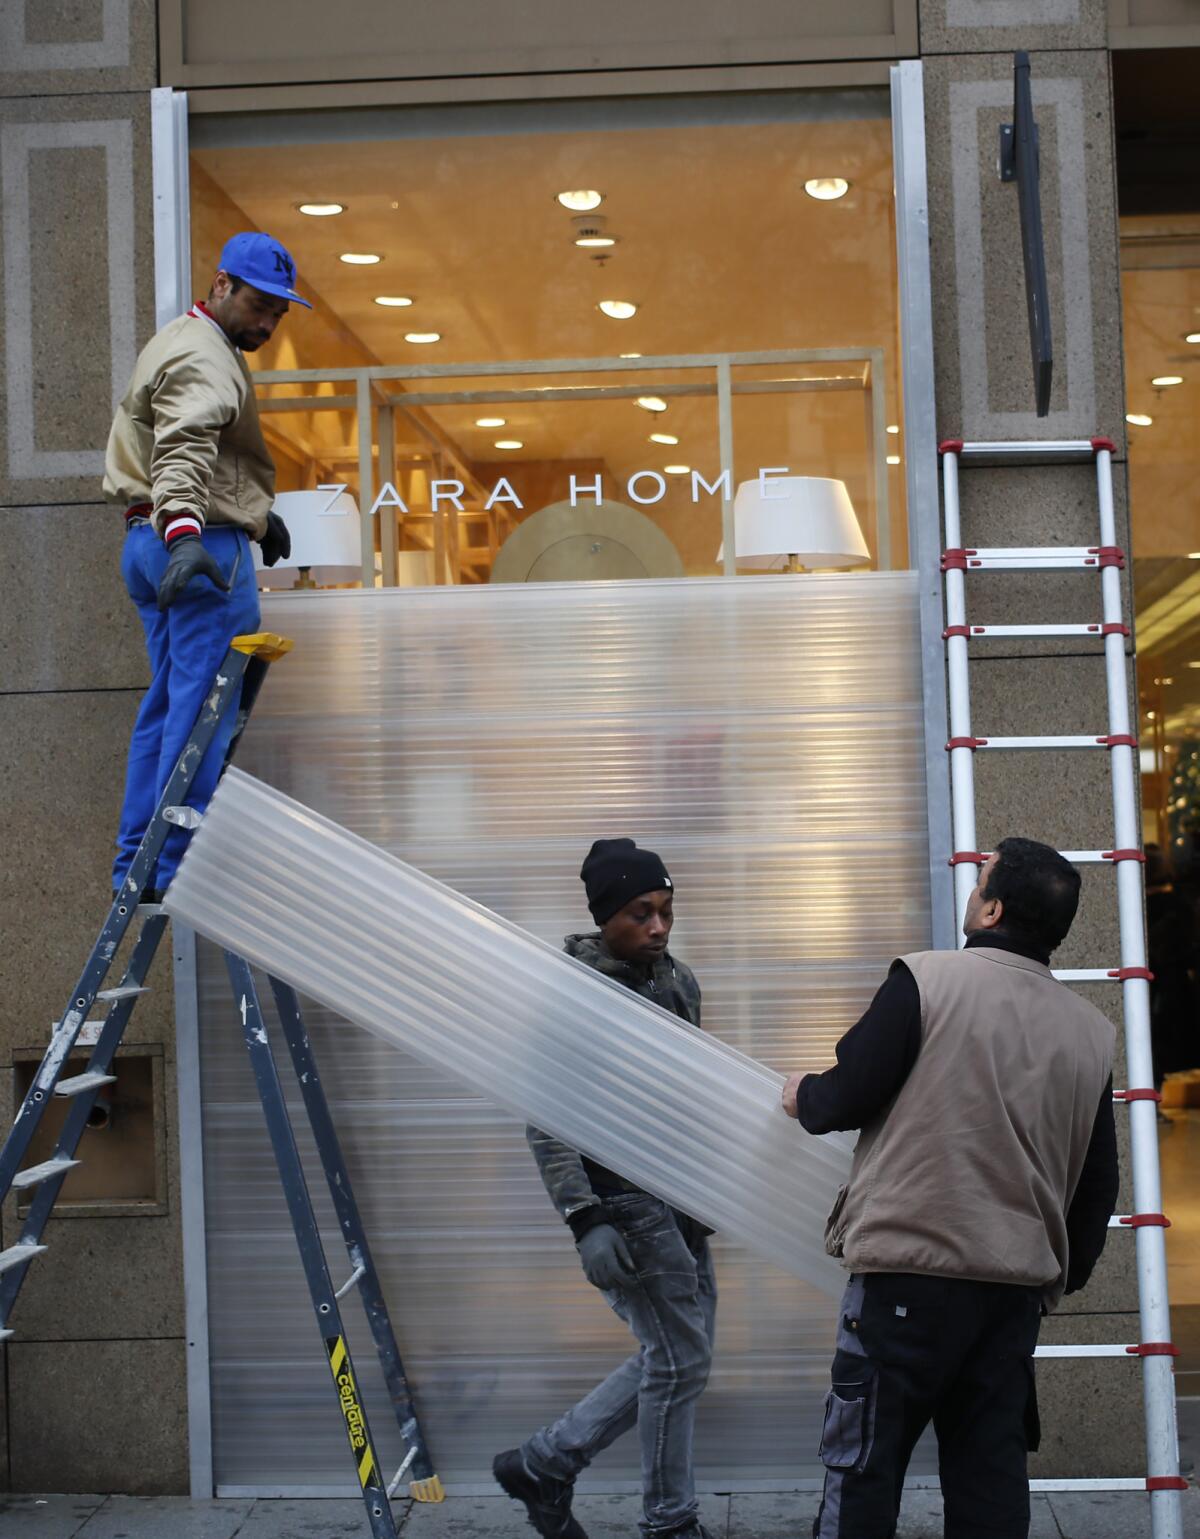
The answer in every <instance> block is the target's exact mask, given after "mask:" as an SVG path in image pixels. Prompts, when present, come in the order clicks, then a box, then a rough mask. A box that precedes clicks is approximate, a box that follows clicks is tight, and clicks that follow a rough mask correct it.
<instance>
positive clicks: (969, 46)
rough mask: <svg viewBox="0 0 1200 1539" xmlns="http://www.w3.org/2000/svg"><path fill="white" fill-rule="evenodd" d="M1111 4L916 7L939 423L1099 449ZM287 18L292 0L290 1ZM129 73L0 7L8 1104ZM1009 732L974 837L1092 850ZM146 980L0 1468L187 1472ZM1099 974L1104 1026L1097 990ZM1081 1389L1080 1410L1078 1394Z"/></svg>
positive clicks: (71, 880)
mask: <svg viewBox="0 0 1200 1539" xmlns="http://www.w3.org/2000/svg"><path fill="white" fill-rule="evenodd" d="M300 10H301V13H302V11H303V6H302V7H301V8H300ZM1106 11H1107V7H1106V4H1105V0H1000V3H995V0H988V3H985V0H921V4H920V5H919V21H920V37H921V48H922V51H923V53H924V56H925V82H926V130H927V137H928V168H929V179H930V215H931V218H930V227H931V230H932V231H933V232H934V233H933V245H932V252H931V258H932V274H933V294H934V318H935V363H936V380H937V401H938V428H939V434H940V436H942V437H956V438H957V437H966V438H1023V437H1051V438H1065V437H1089V436H1091V435H1092V434H1093V433H1095V432H1101V433H1104V434H1107V435H1109V436H1112V437H1113V438H1115V439H1116V440H1117V441H1118V443H1119V444H1120V445H1122V446H1123V427H1124V406H1123V399H1124V397H1123V389H1122V377H1121V368H1120V359H1121V335H1120V282H1119V270H1118V260H1117V226H1116V207H1115V190H1114V189H1115V178H1114V166H1113V132H1112V110H1111V100H1110V91H1109V61H1108V55H1107V52H1106V47H1107V33H1106ZM299 24H300V18H299V17H297V16H295V15H293V17H292V21H291V25H292V26H296V25H299ZM1016 46H1021V47H1025V48H1028V49H1030V50H1031V52H1032V55H1033V74H1034V101H1035V105H1036V107H1037V110H1038V115H1039V122H1040V125H1041V135H1042V138H1041V159H1042V197H1043V208H1044V215H1045V224H1046V234H1047V253H1048V263H1049V277H1050V287H1051V297H1052V304H1053V306H1054V313H1055V315H1056V317H1057V318H1060V320H1059V331H1058V336H1057V338H1056V342H1057V358H1056V371H1057V372H1056V382H1055V390H1054V395H1053V398H1052V402H1051V415H1050V417H1049V418H1048V419H1046V420H1045V421H1042V422H1039V421H1037V419H1036V418H1034V416H1033V414H1032V403H1031V387H1030V381H1029V376H1030V365H1029V358H1028V350H1027V342H1026V329H1025V311H1024V298H1023V291H1022V281H1021V276H1020V271H1019V263H1020V256H1019V244H1018V242H1017V240H1016V238H1015V227H1016V212H1015V196H1016V195H1015V192H1014V191H1013V189H1012V188H1011V187H1003V186H1001V185H1000V184H999V182H998V181H997V179H996V175H995V167H994V162H995V155H996V143H997V132H998V125H999V124H1000V123H1001V122H1002V121H1007V120H1008V119H1009V118H1010V117H1011V99H1012V87H1011V68H1012V66H1011V52H1012V49H1013V48H1014V47H1016ZM712 62H713V63H721V62H722V61H720V60H714V61H712ZM157 83H158V54H157V28H156V15H155V6H154V4H153V3H152V0H77V3H67V0H55V3H46V4H41V3H39V4H36V5H35V4H33V3H28V0H27V3H22V0H3V3H2V4H0V187H2V204H0V227H2V228H0V235H2V245H0V252H2V261H3V284H2V286H0V347H2V351H3V360H4V362H3V369H4V397H3V399H4V403H5V410H4V422H5V426H4V431H3V436H2V437H0V566H2V569H3V571H4V573H5V577H6V580H7V589H8V600H9V601H8V603H6V604H5V606H4V608H3V613H2V615H0V659H3V663H4V667H3V670H2V673H0V745H2V747H0V755H2V762H3V768H4V774H3V778H2V781H0V835H3V836H4V837H3V844H4V849H5V852H6V859H5V861H4V865H3V869H2V871H0V906H2V911H3V914H4V916H5V921H6V936H5V945H4V948H3V955H2V958H0V1104H9V1101H10V1099H11V1096H12V1087H13V1083H14V1074H15V1070H14V1062H15V1060H16V1059H17V1058H19V1057H27V1056H28V1054H29V1052H30V1051H33V1050H36V1049H39V1048H40V1047H42V1046H43V1045H44V1042H45V1038H46V1034H47V1030H48V1027H49V1023H50V1021H51V1018H52V1017H53V1016H55V1015H56V1014H57V1012H58V1011H59V1010H60V1009H61V1004H62V1001H63V999H64V998H65V997H66V995H67V992H68V990H69V988H70V986H71V983H72V981H73V979H74V977H75V975H76V970H77V968H78V966H79V963H80V960H81V958H82V957H83V956H84V955H85V953H86V948H87V946H88V945H89V944H90V943H91V940H92V938H93V935H94V931H95V928H96V925H97V922H98V919H99V917H100V914H101V912H102V909H103V901H104V897H105V894H106V892H107V886H108V870H109V862H110V858H111V836H112V830H113V828H114V826H115V821H116V812H117V807H118V802H119V796H120V787H121V778H122V768H123V760H124V751H125V745H126V741H127V737H128V732H129V727H130V724H131V720H132V717H133V714H134V711H135V709H136V705H137V700H138V695H139V691H140V690H141V688H142V687H143V686H144V683H145V665H144V659H143V655H142V649H141V640H140V636H139V635H138V634H137V627H136V623H135V621H134V619H133V617H132V614H131V612H130V609H129V606H128V603H127V601H126V599H125V595H124V592H123V589H122V586H121V582H120V577H119V572H118V559H119V548H120V540H121V530H120V527H119V521H118V520H117V519H116V518H115V517H114V516H113V515H112V513H111V511H109V510H106V509H105V508H104V507H103V506H102V505H99V504H98V488H99V478H100V473H101V467H102V451H103V444H104V439H105V435H106V433H107V428H108V423H109V419H110V415H111V410H112V406H113V401H114V397H115V395H116V394H117V393H118V392H119V391H120V390H121V389H122V388H123V386H124V383H125V381H126V378H127V376H128V373H129V370H130V367H131V365H132V362H133V358H134V356H135V354H136V352H137V350H138V348H139V347H140V346H141V345H142V344H143V343H144V342H145V340H146V339H147V338H148V337H149V335H150V334H151V332H152V331H153V329H154V262H153V257H154V253H153V240H152V228H151V162H150V140H149V116H150V107H149V95H148V93H149V91H150V89H151V88H152V87H153V86H155V85H156V84H157ZM613 88H614V89H615V87H613ZM1124 468H1125V467H1124V462H1123V447H1122V448H1121V449H1119V451H1118V456H1117V464H1116V465H1115V470H1116V472H1117V481H1118V512H1119V517H1120V518H1121V519H1122V520H1124V518H1125V511H1124V510H1125V496H1124ZM1093 490H1094V478H1093V472H1092V470H1091V469H1090V467H1078V468H1075V467H1065V468H1061V469H1057V470H1054V471H1051V472H1039V471H1031V470H1014V469H1005V470H985V469H973V470H966V471H964V473H963V487H962V503H963V536H964V539H965V541H966V542H967V543H979V544H989V545H991V544H1004V543H1026V542H1028V543H1041V542H1044V541H1045V540H1046V539H1047V538H1050V537H1053V538H1055V539H1060V540H1062V541H1063V542H1064V543H1088V542H1090V541H1092V540H1093V539H1094V537H1095V522H1094V520H1095V501H1094V496H1093ZM1092 582H1094V580H1093V579H1085V578H1083V577H1075V576H1063V577H1062V578H1061V579H1057V580H1051V581H1049V582H1047V583H1046V584H1045V586H1041V585H1040V584H1038V583H1036V582H1034V581H1033V580H1031V579H1029V578H1025V577H1021V576H1011V577H1007V578H999V579H997V580H996V581H995V582H994V584H993V585H992V586H990V587H989V588H987V589H986V590H982V591H980V597H979V605H978V608H977V609H976V610H974V611H973V612H972V618H974V619H977V620H979V621H980V622H984V621H990V622H992V623H1004V622H1006V621H1009V622H1016V621H1018V620H1031V619H1036V618H1037V617H1038V616H1039V615H1041V616H1042V617H1044V618H1047V619H1049V618H1056V617H1057V615H1058V613H1059V612H1060V609H1066V608H1071V609H1072V610H1073V609H1074V607H1075V601H1076V595H1077V594H1078V595H1080V600H1079V601H1080V602H1082V601H1084V599H1083V595H1084V594H1085V591H1086V588H1087V585H1088V584H1089V583H1092ZM977 591H979V590H977ZM1064 653H1065V654H1067V655H1066V656H1063V655H1061V654H1064ZM973 678H974V683H975V690H974V701H973V710H974V727H975V730H976V731H977V732H979V733H983V734H986V733H987V732H988V731H989V730H990V731H991V732H993V733H1005V732H1021V731H1038V730H1044V727H1043V725H1042V724H1041V723H1039V721H1038V718H1037V703H1038V702H1039V701H1043V700H1046V699H1048V698H1053V699H1054V700H1055V701H1056V702H1057V703H1058V705H1059V707H1060V714H1059V716H1058V717H1057V718H1056V722H1055V725H1054V727H1053V728H1052V729H1051V730H1055V731H1059V732H1085V731H1086V732H1092V731H1100V730H1103V728H1102V726H1101V723H1102V722H1103V721H1104V720H1105V710H1106V707H1105V689H1104V671H1103V660H1102V654H1101V652H1100V649H1099V647H1098V646H1096V645H1093V644H1090V643H1085V644H1083V645H1079V646H1075V645H1073V644H1068V643H1066V642H1057V643H1054V642H1046V643H1042V642H1027V641H1026V642H1019V643H1014V644H1011V645H1008V646H1006V647H1004V648H999V647H998V648H997V649H996V650H995V651H993V652H990V653H988V654H987V656H986V657H985V658H984V659H983V660H982V661H980V662H979V663H978V665H977V666H976V667H975V670H974V675H973ZM1063 712H1065V716H1064V715H1063V714H1061V713H1063ZM1031 757H1032V756H1030V755H1014V756H1012V757H1011V758H1010V759H1007V760H1004V761H1001V762H997V761H994V760H992V761H988V760H987V759H986V756H981V759H980V763H979V765H978V772H979V773H978V781H979V793H980V794H979V837H980V841H981V845H982V847H983V848H990V847H991V845H992V844H993V843H994V841H995V840H996V839H997V838H999V837H1001V836H1002V835H1003V834H1004V833H1006V832H1010V831H1014V830H1018V829H1019V830H1020V831H1021V832H1023V833H1026V834H1029V835H1032V836H1035V837H1041V838H1045V839H1047V840H1050V841H1052V842H1055V843H1057V844H1059V845H1060V846H1063V847H1098V846H1099V847H1103V846H1105V845H1107V844H1109V842H1110V840H1111V816H1110V805H1109V790H1108V777H1107V764H1106V763H1105V762H1104V760H1103V757H1102V756H1101V755H1095V756H1092V757H1087V758H1086V759H1084V758H1083V757H1082V756H1081V757H1074V758H1071V759H1070V760H1068V761H1066V762H1062V763H1057V762H1056V763H1054V764H1052V765H1050V766H1049V767H1047V762H1046V761H1045V760H1039V761H1038V763H1037V764H1036V765H1035V764H1032V763H1028V762H1022V761H1023V760H1029V759H1030V758H1031ZM1111 878H1112V873H1111V872H1110V871H1107V870H1104V871H1100V872H1089V873H1088V876H1087V885H1086V888H1085V906H1084V911H1083V914H1082V915H1081V919H1080V923H1079V925H1078V927H1077V930H1076V933H1075V935H1074V936H1073V937H1072V939H1071V942H1070V953H1071V954H1070V955H1069V956H1068V955H1066V954H1064V955H1063V957H1062V958H1061V961H1062V963H1063V965H1098V964H1099V963H1100V962H1101V961H1104V960H1107V959H1109V958H1111V957H1112V956H1113V955H1114V954H1115V949H1116V912H1115V896H1114V894H1115V887H1114V885H1113V883H1112V880H1111ZM155 985H156V987H155V992H154V993H153V994H152V995H151V996H150V997H149V998H148V999H147V1000H146V1001H145V1002H143V1005H142V1006H141V1007H140V1008H139V1010H138V1012H137V1013H136V1015H135V1017H134V1021H135V1026H134V1030H133V1032H132V1033H131V1034H130V1037H129V1041H130V1042H131V1043H133V1044H152V1045H154V1046H155V1047H156V1048H157V1049H159V1050H161V1052H162V1053H163V1055H164V1059H163V1064H164V1075H165V1086H166V1094H165V1103H164V1104H165V1107H166V1117H167V1123H168V1127H167V1132H168V1137H167V1140H166V1145H167V1160H166V1175H165V1178H164V1179H165V1190H164V1191H163V1192H162V1193H161V1194H160V1196H161V1198H162V1202H161V1203H160V1204H159V1206H158V1208H156V1209H155V1211H154V1212H153V1213H152V1214H148V1215H146V1216H138V1217H131V1216H120V1215H112V1216H95V1217H78V1216H72V1217H69V1218H62V1219H59V1220H56V1221H55V1222H54V1223H52V1224H51V1226H50V1229H49V1242H50V1245H51V1250H50V1252H49V1254H48V1255H47V1256H46V1257H45V1258H43V1259H42V1260H41V1261H40V1262H39V1263H38V1264H37V1272H36V1275H35V1276H33V1277H32V1278H31V1279H30V1282H29V1284H28V1286H27V1287H26V1289H25V1291H24V1294H23V1296H22V1299H21V1302H20V1304H19V1306H18V1309H17V1311H16V1313H15V1318H14V1324H15V1325H16V1327H17V1330H18V1335H17V1338H16V1340H14V1342H13V1343H11V1344H10V1345H8V1346H7V1347H5V1348H4V1349H3V1350H4V1352H5V1354H6V1356H7V1371H6V1374H5V1375H4V1377H3V1379H0V1488H3V1487H8V1488H11V1489H13V1490H17V1491H23V1490H37V1489H60V1490H61V1489H69V1490H90V1491H106V1490H115V1491H130V1492H145V1493H149V1492H154V1491H158V1492H171V1491H180V1490H184V1489H186V1485H187V1470H188V1458H187V1426H186V1385H185V1374H184V1347H185V1342H184V1325H183V1281H182V1262H181V1244H180V1232H179V1217H178V1180H177V1169H178V1158H177V1148H176V1146H175V1144H174V1143H173V1141H172V1137H171V1128H172V1125H173V1122H174V1110H173V1109H174V1104H175V1101H174V1056H173V1037H172V1022H171V993H170V974H169V962H168V961H167V959H166V957H165V956H163V957H162V958H160V962H159V965H158V969H157V971H156V976H155ZM1095 996H1096V1000H1097V1003H1099V1004H1100V1006H1101V1007H1102V1008H1104V1009H1108V1010H1115V1011H1116V1013H1117V1015H1118V1017H1119V999H1118V996H1117V994H1116V992H1115V991H1113V990H1102V989H1096V990H1095ZM1123 1135H1124V1128H1123V1126H1122V1136H1123ZM89 1136H101V1135H89ZM1122 1200H1123V1201H1124V1200H1126V1199H1124V1198H1123V1199H1122ZM16 1222H17V1220H16V1212H15V1204H14V1203H13V1202H12V1201H10V1202H9V1203H8V1204H7V1205H6V1206H5V1209H4V1211H3V1213H2V1214H0V1228H2V1236H3V1241H4V1243H5V1244H10V1243H12V1240H13V1237H14V1234H15V1228H16ZM1048 1336H1049V1337H1050V1338H1051V1339H1053V1340H1056V1341H1088V1340H1092V1339H1097V1337H1098V1336H1099V1337H1101V1338H1104V1339H1109V1340H1113V1339H1124V1340H1134V1339H1136V1336H1137V1314H1136V1291H1135V1280H1134V1271H1133V1249H1132V1244H1131V1242H1130V1241H1129V1240H1128V1237H1125V1236H1116V1237H1114V1239H1113V1242H1112V1244H1111V1246H1110V1248H1109V1252H1108V1254H1107V1255H1106V1257H1105V1260H1104V1262H1103V1264H1102V1267H1101V1269H1100V1272H1099V1274H1098V1276H1097V1279H1096V1280H1095V1282H1094V1283H1093V1284H1092V1286H1091V1287H1090V1288H1089V1289H1088V1290H1087V1291H1086V1292H1085V1293H1084V1294H1083V1295H1082V1297H1080V1298H1078V1299H1071V1300H1067V1301H1066V1305H1065V1308H1064V1310H1063V1312H1062V1313H1061V1314H1060V1315H1059V1316H1058V1317H1057V1318H1056V1320H1055V1321H1054V1322H1053V1324H1052V1326H1051V1327H1050V1329H1049V1331H1048ZM1042 1383H1043V1391H1042V1394H1043V1422H1044V1424H1045V1425H1046V1427H1047V1429H1048V1436H1047V1440H1046V1448H1045V1451H1044V1453H1043V1455H1042V1457H1041V1459H1040V1460H1039V1461H1038V1467H1037V1470H1036V1473H1037V1474H1038V1475H1051V1474H1057V1473H1064V1474H1066V1473H1069V1474H1073V1475H1083V1474H1093V1473H1094V1474H1100V1473H1109V1474H1133V1473H1137V1472H1139V1471H1140V1470H1141V1469H1142V1468H1143V1467H1144V1465H1143V1454H1142V1452H1141V1451H1140V1449H1139V1448H1138V1446H1137V1438H1136V1436H1134V1435H1131V1432H1130V1428H1132V1427H1140V1420H1141V1419H1140V1416H1139V1415H1137V1414H1136V1411H1135V1405H1134V1401H1135V1397H1136V1395H1137V1387H1138V1376H1137V1368H1136V1365H1135V1364H1129V1365H1126V1366H1124V1367H1122V1366H1121V1365H1119V1364H1118V1365H1116V1366H1115V1367H1114V1366H1113V1365H1112V1364H1111V1363H1105V1362H1099V1363H1090V1364H1089V1363H1085V1364H1079V1363H1056V1364H1051V1365H1049V1366H1048V1369H1047V1371H1045V1372H1044V1373H1043V1375H1042ZM5 1395H7V1396H8V1403H7V1405H5V1404H4V1396H5ZM1083 1402H1086V1403H1087V1405H1088V1407H1089V1413H1088V1416H1087V1418H1086V1430H1085V1422H1084V1419H1083V1418H1081V1417H1079V1416H1078V1415H1077V1414H1076V1413H1077V1411H1078V1407H1079V1405H1080V1404H1081V1403H1083Z"/></svg>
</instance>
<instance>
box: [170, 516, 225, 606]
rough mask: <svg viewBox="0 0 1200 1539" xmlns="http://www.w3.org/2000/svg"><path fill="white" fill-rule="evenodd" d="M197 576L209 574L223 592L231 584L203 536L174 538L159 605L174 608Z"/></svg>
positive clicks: (189, 535) (187, 535) (215, 585)
mask: <svg viewBox="0 0 1200 1539" xmlns="http://www.w3.org/2000/svg"><path fill="white" fill-rule="evenodd" d="M193 577H207V578H208V580H209V581H210V582H211V583H212V584H213V585H214V587H217V588H220V590H221V592H222V593H228V592H229V584H228V583H227V582H226V581H225V579H224V577H223V576H222V575H221V568H220V567H219V566H218V565H217V563H216V562H215V561H214V560H213V558H212V556H210V555H209V553H208V551H207V550H206V549H205V548H204V544H203V541H202V540H201V539H200V536H199V535H198V534H185V535H181V536H180V537H179V539H177V540H172V541H171V554H170V555H169V557H168V558H167V569H166V571H165V572H164V573H163V575H162V581H161V582H160V583H159V585H158V607H159V608H160V609H170V607H171V605H172V604H173V603H174V602H175V600H176V599H177V598H178V597H179V595H180V594H181V593H182V592H183V590H184V589H185V588H186V587H187V585H188V583H190V582H191V580H192V578H193Z"/></svg>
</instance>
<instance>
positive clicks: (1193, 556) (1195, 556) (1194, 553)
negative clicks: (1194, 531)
mask: <svg viewBox="0 0 1200 1539" xmlns="http://www.w3.org/2000/svg"><path fill="white" fill-rule="evenodd" d="M1188 560H1189V561H1200V550H1189V551H1188Z"/></svg>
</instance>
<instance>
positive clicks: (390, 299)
mask: <svg viewBox="0 0 1200 1539" xmlns="http://www.w3.org/2000/svg"><path fill="white" fill-rule="evenodd" d="M375 303H376V304H377V305H390V306H391V307H392V308H394V309H396V310H403V309H405V308H406V307H407V306H408V305H411V304H412V300H411V299H410V298H409V297H408V295H407V294H376V296H375Z"/></svg>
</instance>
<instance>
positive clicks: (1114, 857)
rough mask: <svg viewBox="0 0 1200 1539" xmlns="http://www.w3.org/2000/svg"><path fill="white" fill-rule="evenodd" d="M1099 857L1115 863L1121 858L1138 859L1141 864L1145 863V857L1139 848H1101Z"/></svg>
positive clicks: (1121, 859)
mask: <svg viewBox="0 0 1200 1539" xmlns="http://www.w3.org/2000/svg"><path fill="white" fill-rule="evenodd" d="M1100 859H1101V860H1111V861H1113V862H1114V863H1115V864H1119V863H1120V862H1121V861H1123V860H1140V861H1141V863H1142V865H1143V866H1144V865H1145V864H1146V857H1145V856H1144V855H1143V854H1142V852H1141V850H1101V851H1100Z"/></svg>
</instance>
